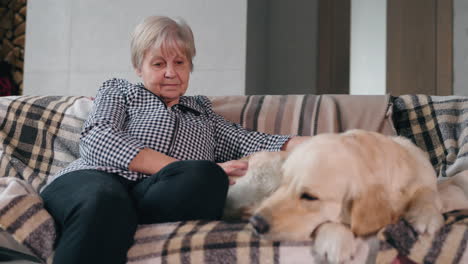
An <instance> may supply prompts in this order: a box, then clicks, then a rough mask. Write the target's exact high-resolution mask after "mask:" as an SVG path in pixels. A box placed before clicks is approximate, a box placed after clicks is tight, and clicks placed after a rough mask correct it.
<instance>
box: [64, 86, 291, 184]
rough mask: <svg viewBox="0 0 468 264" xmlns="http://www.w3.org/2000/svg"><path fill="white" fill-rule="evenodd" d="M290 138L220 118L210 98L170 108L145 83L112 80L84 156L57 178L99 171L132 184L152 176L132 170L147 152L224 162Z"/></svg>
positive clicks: (100, 97)
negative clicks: (135, 160)
mask: <svg viewBox="0 0 468 264" xmlns="http://www.w3.org/2000/svg"><path fill="white" fill-rule="evenodd" d="M289 138H290V136H284V135H267V134H264V133H261V132H256V131H248V130H246V129H244V128H242V127H241V126H239V125H236V124H233V123H231V122H229V121H227V120H225V119H224V118H223V117H221V116H220V115H218V114H216V113H215V112H214V111H213V110H212V108H211V102H210V101H209V99H208V98H207V97H205V96H182V97H181V98H180V101H179V104H176V105H174V106H172V107H170V108H169V107H166V105H165V103H164V102H163V101H162V100H161V99H160V98H159V97H158V96H156V95H155V94H153V93H151V92H150V91H148V90H147V89H145V88H144V86H143V84H141V83H139V84H131V83H129V82H128V81H126V80H123V79H111V80H108V81H106V82H104V84H103V85H102V87H101V88H100V89H99V91H98V94H97V96H96V99H95V104H94V107H93V110H92V111H91V113H90V115H89V118H88V119H87V120H86V122H85V124H84V128H83V132H82V134H81V142H80V156H81V157H80V158H79V159H78V160H76V161H75V162H73V163H72V164H71V165H70V166H68V167H67V168H66V169H65V170H63V171H61V172H59V173H58V174H57V175H56V176H55V178H57V177H59V176H60V175H63V174H65V173H68V172H70V171H74V170H80V169H97V170H102V171H107V172H110V173H117V174H119V175H121V176H123V177H125V178H128V179H130V180H138V179H141V178H144V177H147V176H148V175H144V174H142V173H138V172H133V171H129V170H128V165H129V163H130V161H131V160H132V159H133V158H134V157H135V156H136V155H137V154H138V152H139V151H140V150H141V149H143V148H151V149H154V150H156V151H159V152H161V153H163V154H166V155H168V156H171V157H173V158H176V159H179V160H211V161H215V162H224V161H228V160H233V159H239V158H241V157H243V156H246V155H249V154H251V153H253V152H257V151H260V150H267V151H278V150H280V148H281V146H282V145H283V144H284V143H285V142H286V141H287V140H288V139H289Z"/></svg>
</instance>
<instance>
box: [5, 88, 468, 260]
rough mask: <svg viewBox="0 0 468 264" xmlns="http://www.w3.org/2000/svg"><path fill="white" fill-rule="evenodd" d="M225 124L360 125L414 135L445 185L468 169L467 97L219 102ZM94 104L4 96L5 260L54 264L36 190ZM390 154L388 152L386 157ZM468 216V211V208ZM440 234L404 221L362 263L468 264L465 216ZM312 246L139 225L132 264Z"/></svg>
mask: <svg viewBox="0 0 468 264" xmlns="http://www.w3.org/2000/svg"><path fill="white" fill-rule="evenodd" d="M210 99H211V100H212V102H213V108H214V110H215V111H216V112H218V113H219V114H221V115H223V116H224V117H225V118H226V119H228V120H230V121H232V122H236V123H240V124H242V125H243V126H244V127H246V128H248V129H252V130H258V131H262V132H266V133H275V134H296V135H316V134H319V133H325V132H343V131H346V130H349V129H353V128H360V129H366V130H371V131H378V132H380V133H383V134H387V135H401V136H404V137H407V138H410V139H411V140H412V141H413V142H414V143H415V144H416V145H417V146H419V147H420V148H421V149H423V150H424V151H425V152H426V153H427V154H428V157H429V158H430V160H431V163H432V164H433V166H434V169H435V170H436V172H437V174H438V177H439V178H440V179H441V180H443V179H445V178H448V177H451V176H453V175H455V174H457V173H459V172H461V171H464V170H468V144H467V142H468V137H467V134H468V97H461V96H427V95H403V96H390V95H311V94H308V95H251V96H212V97H210ZM92 104H93V99H92V98H89V97H84V96H10V97H0V140H1V145H0V261H2V259H3V260H6V259H9V258H10V257H11V259H14V258H17V259H20V258H21V259H25V260H26V261H27V262H24V263H51V260H52V257H53V252H54V241H55V240H56V238H57V236H58V235H57V232H56V230H55V225H54V221H53V219H52V217H51V216H50V215H49V214H48V212H47V211H46V210H45V209H44V207H43V204H42V200H41V198H40V196H39V195H38V193H39V192H40V191H41V189H42V187H43V186H44V185H45V184H46V182H47V180H48V179H49V178H50V176H51V175H54V174H55V173H56V172H58V171H59V170H60V169H62V168H64V167H65V166H67V164H68V163H70V162H71V161H73V160H74V159H76V158H77V157H78V155H79V151H78V146H79V137H80V132H81V126H82V124H83V121H84V120H85V119H86V117H87V115H88V113H89V111H90V110H91V108H92ZM382 151H385V150H382ZM467 209H468V208H467ZM444 216H445V219H446V224H445V225H444V227H443V228H442V229H441V230H440V231H439V232H438V233H436V234H435V235H434V236H421V235H418V234H417V233H415V232H414V230H413V228H412V227H411V226H410V225H409V224H408V223H407V222H406V221H405V220H404V219H402V220H400V221H399V222H397V223H395V224H393V225H389V226H387V227H385V228H383V229H382V230H380V231H379V232H378V234H376V235H375V236H371V237H369V238H366V240H365V243H364V244H363V246H362V252H364V253H363V254H361V255H360V257H359V259H356V260H355V263H468V249H467V241H468V210H467V211H464V210H457V211H452V212H447V213H445V214H444ZM311 246H312V241H311V240H308V241H269V240H265V239H262V238H260V237H258V236H256V235H255V233H254V232H252V230H251V228H250V226H249V224H248V223H247V222H243V221H235V222H232V221H231V222H227V221H183V222H172V223H162V224H153V225H141V226H139V228H138V229H137V232H136V234H135V242H134V245H133V246H132V247H131V248H130V250H129V251H128V263H133V264H137V263H138V264H144V263H319V262H317V260H316V256H315V255H314V252H313V251H312V250H311V248H312V247H311Z"/></svg>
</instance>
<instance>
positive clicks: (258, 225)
mask: <svg viewBox="0 0 468 264" xmlns="http://www.w3.org/2000/svg"><path fill="white" fill-rule="evenodd" d="M250 224H252V226H253V227H254V229H255V231H257V233H259V234H265V233H266V232H268V230H270V225H269V224H268V222H267V221H266V220H265V218H263V217H261V216H260V215H254V216H252V217H250Z"/></svg>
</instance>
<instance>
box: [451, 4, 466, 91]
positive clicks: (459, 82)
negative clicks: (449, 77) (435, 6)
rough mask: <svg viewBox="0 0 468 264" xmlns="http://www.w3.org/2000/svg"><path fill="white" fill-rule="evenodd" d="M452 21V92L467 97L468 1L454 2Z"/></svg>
mask: <svg viewBox="0 0 468 264" xmlns="http://www.w3.org/2000/svg"><path fill="white" fill-rule="evenodd" d="M453 4H454V7H453V11H454V20H453V24H454V25H453V40H454V45H453V63H454V69H453V70H454V73H453V77H454V80H453V90H454V92H455V94H456V95H465V96H468V1H467V0H455V1H454V3H453Z"/></svg>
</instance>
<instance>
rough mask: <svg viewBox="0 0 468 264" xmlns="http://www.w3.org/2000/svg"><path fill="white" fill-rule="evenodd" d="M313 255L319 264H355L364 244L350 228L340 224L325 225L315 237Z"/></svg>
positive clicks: (317, 231) (319, 228)
mask: <svg viewBox="0 0 468 264" xmlns="http://www.w3.org/2000/svg"><path fill="white" fill-rule="evenodd" d="M313 240H314V244H313V248H312V250H313V253H314V256H315V258H316V261H317V262H318V263H333V264H335V263H336V264H344V263H353V262H354V261H353V260H355V257H356V256H357V254H358V253H359V252H358V251H359V249H360V247H359V246H360V245H362V244H363V243H364V242H363V241H362V240H361V239H360V238H356V237H355V236H354V234H353V233H352V232H351V230H350V229H349V228H347V227H346V226H344V225H342V224H338V223H325V224H322V225H321V226H319V227H318V228H317V230H316V231H315V236H314V237H313Z"/></svg>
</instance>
